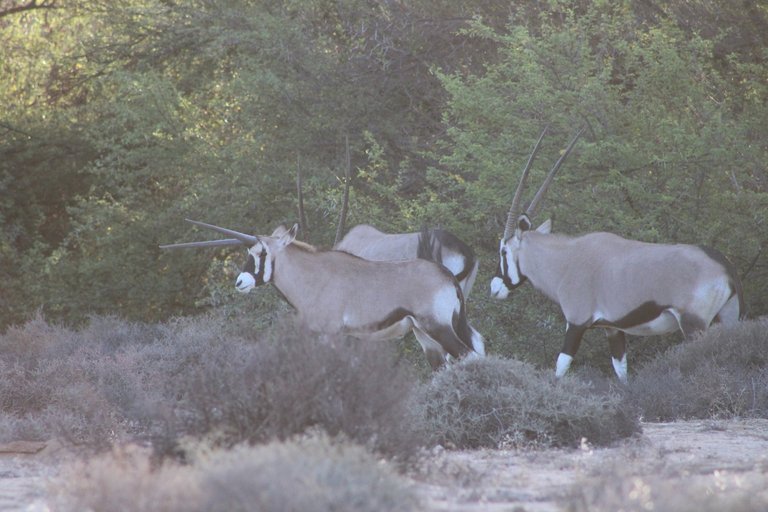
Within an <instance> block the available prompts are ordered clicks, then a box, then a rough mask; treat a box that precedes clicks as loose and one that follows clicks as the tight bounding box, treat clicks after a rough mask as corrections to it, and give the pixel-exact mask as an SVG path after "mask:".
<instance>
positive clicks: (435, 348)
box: [413, 327, 445, 370]
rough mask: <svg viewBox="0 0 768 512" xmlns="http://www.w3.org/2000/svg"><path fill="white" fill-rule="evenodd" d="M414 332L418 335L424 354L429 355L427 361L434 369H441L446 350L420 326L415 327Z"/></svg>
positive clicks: (417, 338)
mask: <svg viewBox="0 0 768 512" xmlns="http://www.w3.org/2000/svg"><path fill="white" fill-rule="evenodd" d="M413 334H414V335H415V336H416V340H418V342H419V345H421V349H422V350H423V351H424V355H425V356H427V362H428V363H429V366H431V367H432V370H439V369H440V367H441V366H443V365H444V364H445V351H444V350H443V347H442V346H440V343H438V342H437V341H436V340H434V339H433V338H432V337H431V336H429V335H428V334H427V333H426V332H424V331H422V330H421V329H419V328H418V327H414V328H413Z"/></svg>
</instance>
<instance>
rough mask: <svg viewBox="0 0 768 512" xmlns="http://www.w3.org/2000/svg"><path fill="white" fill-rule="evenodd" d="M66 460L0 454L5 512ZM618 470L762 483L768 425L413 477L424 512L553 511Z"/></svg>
mask: <svg viewBox="0 0 768 512" xmlns="http://www.w3.org/2000/svg"><path fill="white" fill-rule="evenodd" d="M66 460H67V455H66V452H65V450H63V449H61V448H60V447H57V446H54V445H53V443H49V445H47V446H46V447H45V448H44V449H42V450H40V451H38V452H36V453H19V452H11V453H2V450H0V511H26V512H38V511H40V512H42V511H47V510H49V508H48V501H47V496H46V492H47V487H48V482H49V481H50V479H51V478H54V477H55V476H56V474H57V471H58V469H59V467H61V465H62V464H63V463H64V461H66ZM612 472H619V473H621V472H631V474H633V475H634V474H637V475H648V476H656V475H661V474H663V475H665V478H666V479H672V482H673V483H675V480H674V479H678V480H679V483H680V484H681V485H686V484H688V483H690V481H693V480H695V481H696V482H697V483H701V482H702V481H704V482H707V481H709V480H711V481H712V483H713V484H716V483H717V480H718V479H722V478H723V475H729V476H730V477H734V476H736V477H744V478H747V477H749V476H750V475H752V476H754V475H758V476H759V477H760V478H763V479H764V478H765V475H766V474H768V420H729V421H690V422H675V423H645V424H643V433H642V435H640V436H638V437H637V438H634V439H630V440H626V441H624V442H622V443H620V444H619V445H617V446H615V447H610V448H592V447H591V446H589V444H588V443H584V444H583V445H582V447H581V448H580V449H576V450H540V451H517V450H474V451H447V450H446V451H440V450H435V452H434V454H433V455H432V456H430V457H428V458H427V459H426V460H425V461H424V462H423V463H422V465H421V467H420V468H418V469H416V470H413V471H412V472H411V473H410V474H409V475H408V478H410V479H411V481H412V484H413V486H414V488H415V489H416V492H417V493H418V494H419V495H420V496H421V498H422V500H423V502H424V505H425V507H424V509H425V510H432V511H449V510H450V511H459V512H474V511H478V512H479V511H490V512H495V511H502V510H503V511H508V512H522V511H526V512H550V511H562V510H564V509H565V506H566V504H567V503H568V500H570V499H575V498H574V496H576V494H577V491H578V490H579V489H581V488H582V486H584V485H589V482H590V481H593V480H596V479H604V478H605V477H606V475H610V474H611V473H612ZM766 492H768V491H766Z"/></svg>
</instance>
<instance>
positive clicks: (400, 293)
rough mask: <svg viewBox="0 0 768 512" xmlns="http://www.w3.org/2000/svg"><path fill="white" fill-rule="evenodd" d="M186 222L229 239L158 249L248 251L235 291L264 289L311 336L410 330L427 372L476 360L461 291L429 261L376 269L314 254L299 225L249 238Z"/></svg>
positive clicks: (479, 349) (382, 335) (389, 335)
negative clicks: (452, 361) (450, 362)
mask: <svg viewBox="0 0 768 512" xmlns="http://www.w3.org/2000/svg"><path fill="white" fill-rule="evenodd" d="M187 221H188V222H190V223H192V224H194V225H196V226H199V227H203V228H206V229H211V230H214V231H217V232H219V233H221V234H223V235H225V236H229V237H231V238H226V239H221V240H209V241H203V242H187V243H179V244H170V245H161V246H160V247H161V248H163V249H171V248H185V247H213V246H227V245H244V246H247V247H249V248H248V257H247V261H246V264H245V267H244V268H243V270H242V272H241V273H240V275H239V276H238V277H237V282H236V284H235V286H236V287H237V290H238V291H240V292H243V293H247V292H249V291H250V290H251V289H253V288H254V287H256V286H259V285H263V284H266V283H269V282H271V283H272V284H273V285H274V286H275V288H277V290H278V291H279V292H280V293H281V294H282V296H283V297H284V298H285V300H286V301H288V303H289V304H291V305H292V306H293V307H294V309H295V310H296V311H297V314H298V317H299V321H300V322H302V323H303V324H304V325H306V326H307V327H308V328H309V329H311V330H313V331H315V332H319V333H326V334H335V333H342V334H347V335H351V336H354V337H358V338H366V339H373V340H387V339H394V338H399V337H402V336H404V335H405V334H407V333H408V332H409V331H411V330H413V332H414V334H415V336H416V339H417V340H418V342H419V344H420V345H421V347H422V349H423V350H424V353H425V355H426V357H427V361H428V362H429V364H430V365H431V366H432V368H433V369H437V368H439V367H440V366H441V365H442V364H443V363H444V362H445V361H446V357H447V356H448V355H450V356H451V357H452V358H456V359H458V358H460V357H463V356H466V355H468V354H471V353H478V355H479V354H482V353H483V345H482V338H481V337H480V336H479V334H477V333H476V332H474V331H473V330H472V329H471V328H470V327H469V324H468V323H467V317H466V311H465V305H464V295H463V293H462V291H461V288H460V287H459V286H458V284H457V282H456V280H455V279H454V277H453V276H452V275H451V273H450V272H449V271H448V270H446V269H445V268H443V267H442V266H440V265H437V264H436V263H434V262H431V261H427V260H423V259H414V260H409V261H403V262H376V261H369V260H365V259H363V258H359V257H357V256H354V255H351V254H348V253H346V252H341V251H322V250H318V249H317V248H315V247H314V246H312V245H309V244H306V243H304V242H299V241H297V240H296V233H297V231H298V225H294V226H293V227H292V228H291V229H290V230H289V229H286V228H285V227H282V226H280V227H278V228H277V229H276V230H275V231H274V232H273V233H272V234H271V235H269V236H256V235H248V234H245V233H240V232H238V231H233V230H231V229H226V228H222V227H218V226H214V225H211V224H206V223H204V222H198V221H193V220H189V219H187Z"/></svg>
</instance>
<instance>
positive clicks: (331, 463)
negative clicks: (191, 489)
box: [202, 437, 419, 512]
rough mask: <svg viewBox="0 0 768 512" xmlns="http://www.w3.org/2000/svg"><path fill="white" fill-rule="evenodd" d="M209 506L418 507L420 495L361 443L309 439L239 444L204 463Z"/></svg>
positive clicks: (288, 511) (287, 509) (298, 509)
mask: <svg viewBox="0 0 768 512" xmlns="http://www.w3.org/2000/svg"><path fill="white" fill-rule="evenodd" d="M205 467H206V469H205V474H204V478H203V482H202V489H203V493H204V494H205V506H204V510H228V511H233V512H237V511H250V510H260V511H264V512H270V511H275V512H294V511H295V512H303V511H306V510H312V511H318V512H324V511H328V512H331V511H341V510H348V511H355V512H358V511H360V512H365V511H370V512H377V511H383V512H386V511H393V512H395V511H409V510H419V507H418V506H417V505H418V502H417V500H416V497H415V494H414V493H413V491H412V490H410V489H409V488H408V487H407V485H406V484H405V483H404V482H403V481H402V480H401V479H400V478H399V477H398V476H397V475H396V474H395V472H394V471H393V470H392V469H390V468H389V467H388V466H387V465H385V464H383V463H380V462H379V461H377V460H376V459H375V458H374V457H373V456H372V455H371V454H370V453H369V452H367V451H366V450H364V449H363V448H362V447H359V446H355V445H351V444H347V443H330V442H328V440H327V439H325V438H323V437H321V438H309V439H304V440H301V441H298V442H287V443H272V444H268V445H263V446H260V447H257V448H244V447H238V448H236V449H234V450H232V451H231V452H228V453H221V454H219V455H218V456H216V457H214V458H212V459H211V460H210V461H208V462H207V463H206V464H205Z"/></svg>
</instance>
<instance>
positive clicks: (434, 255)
mask: <svg viewBox="0 0 768 512" xmlns="http://www.w3.org/2000/svg"><path fill="white" fill-rule="evenodd" d="M425 237H429V240H427V242H428V243H426V244H425V243H424V242H425ZM333 248H334V249H335V250H337V251H345V252H348V253H350V254H354V255H355V256H360V257H361V258H365V259H367V260H372V261H406V260H413V259H416V258H423V259H427V260H432V261H435V262H437V263H440V264H441V265H443V266H444V267H446V268H447V269H448V270H449V271H450V272H451V274H453V275H454V276H455V277H456V280H457V281H458V282H459V285H460V286H461V290H462V292H464V297H465V298H466V297H469V294H470V292H471V291H472V286H473V285H474V283H475V278H476V277H477V271H478V267H479V262H478V260H477V258H476V257H475V252H474V251H473V250H472V248H471V247H470V246H468V245H467V244H466V243H464V242H462V241H461V240H460V239H459V238H458V237H457V236H456V235H454V234H453V233H451V232H449V231H445V230H443V229H438V228H433V229H428V230H426V229H425V230H422V231H421V232H414V233H394V234H390V233H384V232H382V231H379V230H378V229H376V228H374V227H373V226H370V225H368V224H358V225H357V226H355V227H353V228H352V229H350V230H349V232H348V233H347V234H346V236H344V238H343V239H341V241H339V242H337V243H336V245H334V246H333ZM425 251H427V252H429V254H425Z"/></svg>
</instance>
